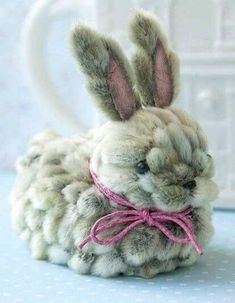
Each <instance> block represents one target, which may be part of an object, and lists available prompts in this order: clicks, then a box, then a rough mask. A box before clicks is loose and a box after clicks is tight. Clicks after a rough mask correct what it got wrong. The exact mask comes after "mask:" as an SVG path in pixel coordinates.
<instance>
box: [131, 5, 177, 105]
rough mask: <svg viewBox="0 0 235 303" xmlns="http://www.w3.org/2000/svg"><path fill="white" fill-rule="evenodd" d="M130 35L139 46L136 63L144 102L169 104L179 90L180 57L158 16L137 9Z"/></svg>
mask: <svg viewBox="0 0 235 303" xmlns="http://www.w3.org/2000/svg"><path fill="white" fill-rule="evenodd" d="M130 38H131V40H132V41H133V42H134V43H135V44H136V45H137V46H138V50H137V52H136V54H135V56H134V58H133V65H134V68H135V74H136V80H137V88H138V89H139V93H140V95H141V97H142V102H143V104H144V105H151V106H158V107H165V106H169V105H170V104H171V102H172V101H173V99H174V98H175V97H176V95H177V93H178V80H179V61H178V57H177V55H176V54H175V53H174V52H173V51H171V50H169V48H168V46H167V42H166V38H165V36H164V34H163V33H162V31H161V28H160V26H159V24H158V22H157V20H156V18H155V17H154V16H152V15H151V14H149V13H147V12H144V11H140V12H137V13H136V14H135V16H134V17H133V19H132V20H131V22H130Z"/></svg>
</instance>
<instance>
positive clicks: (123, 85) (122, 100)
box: [108, 57, 136, 120]
mask: <svg viewBox="0 0 235 303" xmlns="http://www.w3.org/2000/svg"><path fill="white" fill-rule="evenodd" d="M108 68H109V71H108V83H109V89H110V92H111V95H112V99H113V102H114V105H115V108H116V110H117V111H118V113H119V115H120V117H121V119H122V120H127V119H129V118H130V117H131V116H132V115H133V113H134V112H135V111H136V101H135V96H134V93H133V90H132V87H131V86H130V84H129V82H128V80H127V77H126V75H125V73H124V71H123V69H122V67H121V66H120V65H119V64H118V62H116V61H115V60H114V58H112V57H111V58H110V60H109V67H108Z"/></svg>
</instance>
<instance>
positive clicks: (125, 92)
mask: <svg viewBox="0 0 235 303" xmlns="http://www.w3.org/2000/svg"><path fill="white" fill-rule="evenodd" d="M71 44H72V49H73V53H74V55H75V58H76V60H77V61H78V63H79V65H80V67H81V68H82V70H83V72H84V73H85V74H86V76H87V83H88V88H89V90H90V92H91V93H92V95H93V96H94V97H95V101H96V104H97V105H98V107H100V108H101V109H102V110H103V111H104V112H105V113H106V114H107V115H108V116H109V117H110V118H111V119H112V120H127V119H129V118H130V117H131V116H132V115H133V114H134V113H135V111H136V110H137V109H138V108H139V107H140V102H139V101H138V99H139V97H138V95H137V94H136V93H135V91H134V80H133V75H132V70H131V66H130V64H129V62H128V60H127V59H126V57H125V56H124V54H123V52H122V51H121V49H120V47H119V45H118V44H117V43H116V42H115V41H114V40H112V39H110V38H108V37H106V36H103V35H101V34H99V33H97V32H95V31H94V30H92V29H90V28H89V27H87V26H85V25H80V24H77V25H76V26H75V27H74V28H73V31H72V35H71Z"/></svg>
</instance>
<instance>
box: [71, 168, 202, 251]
mask: <svg viewBox="0 0 235 303" xmlns="http://www.w3.org/2000/svg"><path fill="white" fill-rule="evenodd" d="M90 172H91V176H92V178H93V181H94V183H95V185H96V187H97V189H98V190H99V191H100V192H101V193H102V194H103V195H104V196H106V197H107V198H108V199H110V200H112V201H114V202H116V203H117V204H119V205H122V206H125V207H126V209H123V210H115V211H113V212H111V213H109V214H107V215H104V216H103V217H101V218H100V219H98V220H97V221H96V222H95V223H94V225H93V226H92V228H91V230H90V233H89V235H88V236H87V237H86V238H85V239H84V240H83V241H82V242H80V243H78V244H76V245H77V246H78V248H79V249H82V248H83V246H84V245H86V244H87V243H88V242H90V241H93V242H95V243H98V244H101V245H107V244H114V243H117V242H118V241H120V240H121V239H123V238H124V237H125V236H126V235H127V234H128V233H129V232H130V231H131V230H133V229H134V228H135V227H136V226H138V225H140V224H147V225H149V226H151V227H154V228H157V229H158V230H160V231H161V232H162V233H163V234H164V235H165V236H166V237H167V238H168V239H170V240H172V241H174V242H176V243H179V244H186V243H191V245H192V247H193V248H194V249H195V251H196V252H197V253H198V254H199V255H201V254H202V253H203V251H202V247H201V246H200V245H199V244H198V243H197V241H196V239H195V235H194V227H193V224H192V221H191V220H190V214H191V213H192V210H193V208H192V207H188V208H186V209H184V210H182V211H179V212H165V211H161V210H156V209H152V210H151V209H145V208H142V209H140V208H137V207H136V206H135V205H133V204H132V203H130V202H129V201H127V200H126V199H124V198H123V197H122V196H120V195H118V194H116V193H114V192H112V191H111V190H110V189H109V188H107V187H106V186H105V185H104V184H102V183H101V182H100V180H99V179H98V177H97V175H96V174H95V173H94V172H93V171H92V170H91V171H90ZM169 222H173V223H175V224H176V225H178V226H179V227H181V229H182V230H183V231H184V237H178V236H175V235H174V234H173V232H172V231H171V230H170V229H169V228H167V226H166V223H169ZM112 228H115V229H116V228H117V229H118V231H115V232H114V233H113V234H111V236H108V237H106V238H103V239H100V238H98V236H99V235H100V234H101V233H102V232H104V231H107V230H109V229H112Z"/></svg>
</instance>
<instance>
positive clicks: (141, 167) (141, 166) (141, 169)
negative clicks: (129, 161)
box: [135, 160, 149, 175]
mask: <svg viewBox="0 0 235 303" xmlns="http://www.w3.org/2000/svg"><path fill="white" fill-rule="evenodd" d="M135 169H136V172H137V174H140V175H143V174H145V173H147V172H148V171H149V166H148V164H147V162H146V160H143V161H140V162H138V163H137V165H136V167H135Z"/></svg>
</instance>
